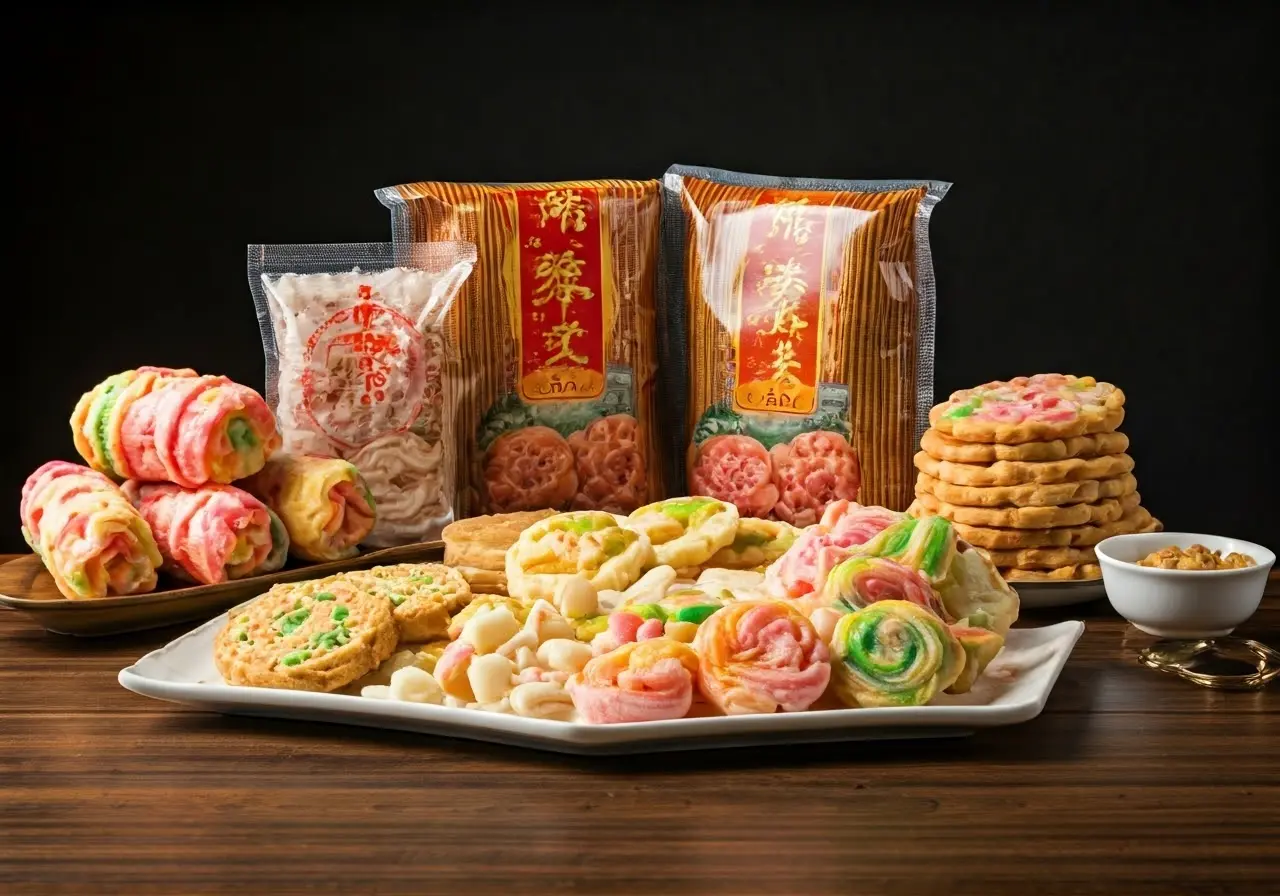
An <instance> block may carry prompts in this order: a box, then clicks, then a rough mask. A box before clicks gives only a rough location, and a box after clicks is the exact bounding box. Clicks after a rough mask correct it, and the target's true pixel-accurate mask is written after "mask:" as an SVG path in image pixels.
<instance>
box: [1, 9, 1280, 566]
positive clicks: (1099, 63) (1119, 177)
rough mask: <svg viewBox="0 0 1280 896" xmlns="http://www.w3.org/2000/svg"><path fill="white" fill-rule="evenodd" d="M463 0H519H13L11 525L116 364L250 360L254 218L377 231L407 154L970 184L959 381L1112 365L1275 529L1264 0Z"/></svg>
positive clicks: (406, 171)
mask: <svg viewBox="0 0 1280 896" xmlns="http://www.w3.org/2000/svg"><path fill="white" fill-rule="evenodd" d="M602 5H603V4H602ZM474 6H476V7H479V8H489V9H491V10H496V11H491V12H490V14H489V16H488V17H487V19H486V17H485V16H484V15H483V14H482V13H480V12H476V13H475V14H472V15H470V16H467V15H465V14H463V13H460V12H451V11H450V9H451V5H450V4H429V3H422V4H411V5H404V6H403V7H401V8H390V9H386V10H382V9H379V8H378V5H377V4H369V3H361V4H354V5H352V7H351V8H348V9H345V10H344V9H343V8H341V7H338V6H332V7H328V6H322V5H316V4H312V5H310V6H307V7H298V8H295V9H284V8H278V9H277V8H273V7H272V5H271V4H259V5H256V6H253V7H252V10H253V11H252V12H251V13H245V12H241V13H236V12H226V11H222V10H217V9H215V10H211V11H209V12H206V13H203V14H201V15H196V14H195V13H173V12H148V13H144V12H140V11H138V12H133V11H129V10H128V8H127V7H124V8H118V9H116V10H115V11H112V12H111V13H109V14H107V13H102V12H97V13H84V12H79V11H73V10H71V9H70V8H68V9H61V8H59V7H58V5H56V4H44V5H41V6H40V7H39V9H38V11H36V12H26V13H23V14H21V16H19V17H18V18H17V19H11V20H10V22H9V34H8V36H7V37H6V38H5V40H6V41H7V42H8V44H9V47H8V52H7V59H8V66H9V67H10V69H11V76H10V78H9V79H8V83H9V86H10V91H9V92H8V96H7V97H6V99H7V102H8V104H9V106H10V114H9V115H8V116H7V118H8V121H9V124H10V128H11V129H12V130H11V132H10V138H9V142H11V143H12V144H14V145H15V148H16V149H17V151H18V156H19V160H18V162H17V164H16V166H15V167H13V168H11V172H12V182H13V189H14V191H15V193H16V199H17V201H16V207H17V219H18V221H17V223H18V227H17V234H18V235H17V242H16V243H11V244H10V245H11V251H12V253H13V254H12V255H11V256H10V265H11V270H16V271H17V272H18V277H19V280H18V282H17V283H16V284H13V285H12V286H11V291H12V292H14V293H15V294H14V295H12V296H11V297H10V299H9V302H8V307H7V308H6V309H5V310H6V318H7V321H6V324H5V326H4V329H5V331H6V335H7V336H8V337H9V338H8V344H9V345H10V347H11V349H12V351H13V354H12V358H13V364H12V366H11V376H12V377H13V378H14V382H15V386H14V387H13V388H11V391H10V393H9V394H10V402H11V406H10V410H9V412H8V414H7V415H6V419H7V425H6V427H5V429H6V438H5V439H4V457H3V481H2V483H0V484H2V485H3V493H4V494H5V495H6V496H7V499H8V501H9V503H10V507H11V517H10V522H11V525H9V526H7V527H4V528H3V529H2V530H0V531H2V532H3V536H2V537H0V550H19V549H21V548H22V542H21V539H20V537H19V533H18V518H17V517H18V514H17V504H18V496H19V490H20V488H21V485H22V482H23V480H24V478H25V477H26V475H27V474H28V473H29V472H30V471H31V470H32V469H34V468H35V467H36V466H38V465H39V464H40V463H42V462H43V461H45V460H48V459H50V458H54V457H62V458H67V459H73V460H74V459H75V451H74V448H73V446H72V444H71V438H70V431H69V428H68V425H67V418H68V416H69V414H70V412H71V409H72V407H73V406H74V404H75V401H76V399H77V398H78V397H79V395H80V393H81V392H83V391H85V390H87V389H89V388H90V387H92V386H93V384H94V383H96V382H97V381H99V380H100V379H102V378H103V377H105V376H106V375H108V374H110V373H114V372H116V371H118V370H121V369H125V368H130V367H136V366H138V365H141V364H158V365H170V366H175V367H178V366H190V367H194V368H196V369H197V370H200V371H201V372H206V373H225V374H227V375H228V376H231V377H233V378H234V379H237V380H240V381H243V382H246V383H248V384H250V385H253V386H255V387H257V388H261V386H262V380H263V362H262V355H261V346H260V342H259V337H258V328H257V324H256V321H255V317H254V313H253V307H252V304H251V300H250V297H249V291H248V289H247V285H246V279H245V270H244V247H245V244H247V243H250V242H281V243H287V242H351V241H362V240H385V239H389V227H388V216H387V213H386V211H385V210H384V209H383V208H382V207H381V206H380V205H379V204H378V202H377V201H376V200H375V199H374V196H373V190H374V189H375V188H376V187H381V186H386V185H391V184H396V183H401V182H405V181H412V180H423V179H433V180H459V181H497V180H513V181H519V180H556V179H567V178H593V177H624V178H630V177H635V178H642V177H657V176H660V175H661V174H662V172H663V171H664V170H665V169H666V167H667V166H668V165H669V164H670V163H672V162H677V161H678V162H684V163H690V164H706V165H714V166H718V167H723V168H730V169H736V170H742V171H750V172H758V173H767V174H786V175H806V176H826V177H859V178H880V177H933V178H939V179H945V180H950V181H952V182H954V183H955V187H954V188H953V189H952V191H951V193H950V195H949V196H948V197H947V198H946V199H945V200H944V201H943V202H942V203H941V205H939V206H938V208H937V210H936V211H935V213H934V217H933V227H932V234H933V246H934V261H935V265H936V269H937V275H938V297H939V299H938V301H939V326H938V337H937V346H938V363H937V375H936V379H935V383H936V388H935V391H936V393H937V395H938V396H940V397H942V396H945V395H946V394H947V393H949V392H951V391H952V390H954V389H957V388H963V387H967V386H972V385H976V384H977V383H980V382H984V381H986V380H990V379H995V378H1006V377H1010V376H1015V375H1018V374H1031V373H1036V372H1043V371H1058V372H1063V373H1076V374H1092V375H1094V376H1097V377H1098V378H1099V379H1106V380H1109V381H1111V382H1114V383H1116V384H1118V385H1120V386H1121V387H1122V388H1123V389H1124V390H1125V392H1126V394H1127V395H1128V405H1127V409H1128V417H1127V419H1126V421H1125V426H1124V429H1125V431H1126V432H1128V433H1129V434H1130V436H1131V438H1132V440H1133V447H1132V449H1131V453H1132V454H1133V455H1134V457H1135V458H1136V459H1137V462H1138V467H1137V470H1136V473H1137V476H1138V479H1139V483H1140V487H1141V491H1142V495H1143V498H1144V503H1145V504H1147V505H1148V506H1149V507H1150V508H1151V510H1152V512H1153V513H1155V514H1156V515H1157V516H1159V517H1160V518H1161V519H1163V520H1164V521H1165V522H1166V524H1167V525H1168V527H1169V528H1171V529H1184V530H1192V531H1200V532H1211V533H1221V534H1230V535H1238V536H1241V537H1245V538H1251V539H1254V540H1257V541H1261V542H1263V543H1266V544H1269V545H1270V546H1271V547H1272V548H1276V547H1280V524H1278V523H1277V521H1276V516H1275V515H1274V513H1273V512H1271V508H1272V507H1273V506H1274V505H1275V504H1276V497H1277V494H1276V492H1277V490H1276V487H1275V485H1274V482H1275V471H1274V466H1273V464H1272V463H1271V460H1272V457H1273V454H1274V450H1273V448H1272V444H1273V443H1272V442H1271V441H1270V439H1269V436H1270V434H1271V433H1272V432H1273V431H1274V429H1275V427H1274V417H1275V415H1276V408H1275V401H1274V397H1273V393H1274V390H1275V386H1276V379H1277V378H1276V376H1275V361H1274V359H1273V357H1272V354H1271V351H1272V347H1273V346H1274V345H1275V331H1274V329H1273V328H1272V327H1273V323H1274V319H1275V318H1274V314H1273V313H1272V311H1271V306H1272V303H1273V302H1274V298H1275V293H1274V290H1273V289H1272V286H1271V282H1270V280H1269V274H1270V262H1269V258H1268V255H1269V250H1270V249H1271V248H1272V242H1273V241H1272V238H1271V232H1272V224H1271V214H1272V200H1273V196H1274V192H1275V190H1274V183H1275V180H1274V177H1273V176H1272V172H1271V171H1270V170H1268V169H1267V168H1264V164H1263V163H1264V158H1271V159H1274V157H1275V142H1274V139H1273V138H1272V136H1271V130H1272V119H1273V117H1274V109H1273V103H1272V100H1273V96H1272V91H1273V88H1272V78H1271V76H1270V72H1269V71H1267V70H1266V69H1264V65H1263V53H1264V49H1263V48H1264V35H1265V34H1266V33H1268V30H1269V29H1268V28H1267V27H1265V26H1264V11H1265V8H1266V4H1261V3H1257V4H1234V3H1220V4H1216V5H1212V6H1211V5H1209V4H1203V5H1198V4H1186V3H1184V4H1167V5H1164V6H1160V5H1155V6H1147V7H1145V11H1144V13H1143V14H1141V15H1139V14H1137V13H1136V12H1133V11H1126V8H1125V7H1124V5H1123V4H1105V5H1104V4H1096V5H1094V4H1086V5H1085V6H1088V7H1089V9H1087V10H1067V11H1054V12H1048V11H1045V10H1041V9H1036V10H1029V9H1020V8H1019V7H1020V5H1019V4H992V5H986V4H967V3H966V4H954V5H952V4H941V3H938V4H929V3H915V4H900V5H899V8H898V9H896V10H892V9H889V8H884V7H879V6H874V5H860V4H835V3H832V4H831V5H830V6H829V7H828V6H826V5H823V6H818V5H810V4H806V3H799V2H792V3H786V4H779V5H776V6H770V5H764V4H760V5H757V4H750V3H737V4H732V5H725V6H720V5H717V4H706V5H705V7H704V6H701V5H698V4H687V5H686V7H685V8H681V7H679V6H667V5H665V4H649V5H647V6H644V7H639V6H637V7H631V6H629V5H626V4H623V5H620V6H619V7H618V8H617V9H616V10H615V11H612V12H610V11H601V10H599V9H597V10H596V11H595V12H591V11H590V10H589V8H587V7H584V8H582V9H578V8H576V7H575V6H573V5H572V4H569V5H565V4H551V5H547V4H535V5H525V6H512V7H511V8H510V9H508V8H507V7H506V6H504V5H501V4H494V5H490V4H483V5H482V4H474ZM1028 6H1030V4H1028ZM1037 6H1038V5H1037ZM957 7H964V8H963V10H962V9H959V8H957ZM1104 10H1106V12H1105V14H1104V13H1103V11H1104ZM11 164H12V163H11ZM15 311H16V314H15V313H14V312H15Z"/></svg>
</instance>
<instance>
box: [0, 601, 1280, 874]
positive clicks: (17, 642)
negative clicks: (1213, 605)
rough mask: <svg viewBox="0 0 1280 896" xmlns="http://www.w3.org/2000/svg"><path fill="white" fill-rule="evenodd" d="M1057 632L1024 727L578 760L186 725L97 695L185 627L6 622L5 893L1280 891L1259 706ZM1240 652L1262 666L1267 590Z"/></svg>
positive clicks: (127, 700)
mask: <svg viewBox="0 0 1280 896" xmlns="http://www.w3.org/2000/svg"><path fill="white" fill-rule="evenodd" d="M1275 584H1276V582H1275V580H1273V582H1272V585H1273V586H1274V585H1275ZM1274 590H1275V589H1274V587H1273V588H1272V589H1270V591H1271V593H1272V594H1274ZM1063 619H1084V620H1086V622H1087V623H1088V630H1087V631H1086V632H1085V635H1084V637H1083V639H1082V640H1081V641H1080V643H1079V645H1078V646H1077V647H1076V650H1075V652H1074V654H1073V655H1072V657H1071V659H1070V661H1069V662H1068V664H1067V667H1066V669H1065V670H1064V672H1063V674H1062V677H1061V678H1060V679H1059V681H1058V684H1057V686H1056V687H1055V689H1054V691H1053V694H1052V695H1051V697H1050V699H1049V703H1048V706H1047V707H1046V709H1045V712H1044V714H1043V715H1041V716H1040V717H1039V718H1038V719H1035V720H1033V721H1031V722H1028V723H1026V724H1023V725H1019V726H1015V727H1011V728H1004V729H992V730H988V731H982V732H979V733H977V734H976V735H974V736H973V737H969V738H964V739H957V740H947V741H914V742H901V743H861V744H858V743H855V744H845V745H817V746H805V747H775V748H766V749H754V750H720V751H706V752H701V753H689V754H663V755H657V756H653V757H644V756H641V757H619V758H602V759H592V758H582V757H568V756H558V755H553V754H546V753H540V752H535V751H528V750H519V749H515V748H506V747H498V746H489V745H485V744H476V743H467V742H462V741H450V740H444V739H433V738H426V737H422V736H416V735H410V734H397V733H390V732H382V731H372V730H362V729H358V728H347V727H341V726H336V725H333V726H329V725H322V724H302V723H289V722H276V721H270V720H253V719H233V718H224V717H221V716H216V715H210V714H203V713H198V712H193V711H189V710H186V709H183V708H181V707H178V706H173V705H168V704H164V703H161V702H158V701H154V700H147V699H145V698H143V697H139V696H136V695H134V694H131V693H129V692H128V691H125V690H124V689H123V688H121V687H120V686H119V685H118V684H117V683H116V673H117V672H118V671H119V670H120V669H121V668H123V667H124V666H126V665H128V664H130V663H131V662H133V661H134V660H135V659H137V658H138V657H139V656H141V655H142V654H144V653H146V652H147V651H149V650H152V649H154V648H156V647H159V646H161V645H162V644H164V643H166V642H167V641H168V640H171V639H172V638H173V637H174V636H176V635H178V634H180V633H181V632H182V631H184V630H185V629H186V628H187V626H180V627H177V628H170V629H164V630H157V631H152V632H146V633H140V634H133V635H121V636H118V637H114V638H108V639H92V640H83V639H74V638H67V637H63V636H59V635H53V634H49V633H46V632H44V631H43V630H41V629H40V628H39V627H38V626H37V625H36V624H35V623H34V622H32V621H31V620H30V619H28V618H27V617H25V616H23V615H22V614H20V613H17V612H12V611H0V892H4V893H94V894H99V893H127V894H149V893H165V894H194V893H264V894H277V893H295V892H296V893H302V892H318V893H337V892H344V893H388V894H391V893H406V894H407V893H415V894H424V893H427V894H430V893H450V894H485V893H502V894H512V896H514V894H538V896H550V894H559V893H586V894H663V896H667V894H684V893H689V894H720V893H724V894H755V893H762V894H763V893H778V894H792V896H801V894H820V893H839V894H895V896H904V894H905V896H915V894H935V893H936V894H948V896H955V894H961V896H962V894H1018V896H1049V894H1073V896H1075V894H1108V896H1110V894H1121V893H1132V892H1142V893H1144V894H1166V893H1167V894H1181V893H1187V894H1229V893H1240V894H1263V893H1275V892H1280V773H1278V772H1277V751H1278V750H1280V689H1278V688H1276V687H1273V688H1272V689H1271V690H1269V691H1264V692H1261V693H1229V692H1218V691H1209V690H1204V689H1201V688H1198V687H1196V686H1194V685H1191V684H1188V683H1186V682H1183V681H1181V680H1179V679H1177V678H1175V677H1173V676H1170V675H1166V674H1162V673H1159V672H1153V671H1150V670H1147V669H1144V668H1141V667H1140V666H1138V664H1137V663H1136V662H1135V660H1134V652H1135V650H1136V649H1137V648H1138V647H1141V646H1142V645H1144V644H1146V643H1149V639H1147V638H1146V637H1145V636H1141V635H1140V634H1139V633H1137V632H1136V631H1135V630H1134V629H1132V628H1130V627H1129V626H1127V625H1126V624H1125V623H1124V622H1123V620H1121V619H1119V618H1118V617H1116V616H1115V614H1114V613H1113V612H1112V611H1111V610H1110V608H1109V607H1108V605H1107V603H1106V601H1105V600H1103V601H1096V602H1094V603H1092V604H1087V605H1084V606H1082V607H1074V608H1066V609H1063V610H1054V611H1039V612H1036V611H1025V612H1024V614H1023V619H1022V620H1021V621H1020V622H1019V625H1023V626H1036V625H1045V624H1048V623H1052V622H1057V621H1061V620H1063ZM1240 634H1242V635H1248V636H1251V637H1254V638H1257V639H1259V640H1262V641H1264V642H1265V643H1268V644H1270V645H1271V646H1273V647H1280V598H1277V597H1275V596H1270V597H1268V598H1266V599H1265V600H1264V603H1263V608H1262V609H1261V610H1260V611H1259V613H1258V614H1257V615H1256V616H1255V617H1254V618H1253V619H1252V620H1251V621H1250V622H1249V623H1248V624H1247V626H1246V627H1244V628H1243V629H1241V631H1240Z"/></svg>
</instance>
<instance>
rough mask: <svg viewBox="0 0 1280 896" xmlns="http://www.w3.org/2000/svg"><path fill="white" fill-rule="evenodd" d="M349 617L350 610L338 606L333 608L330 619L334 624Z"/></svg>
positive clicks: (340, 605)
mask: <svg viewBox="0 0 1280 896" xmlns="http://www.w3.org/2000/svg"><path fill="white" fill-rule="evenodd" d="M350 615H351V611H350V610H348V609H347V608H346V607H345V606H343V605H342V604H338V605H337V606H336V607H334V608H333V616H331V617H330V618H331V619H332V620H333V621H334V622H341V621H342V620H344V619H346V618H347V617H348V616H350Z"/></svg>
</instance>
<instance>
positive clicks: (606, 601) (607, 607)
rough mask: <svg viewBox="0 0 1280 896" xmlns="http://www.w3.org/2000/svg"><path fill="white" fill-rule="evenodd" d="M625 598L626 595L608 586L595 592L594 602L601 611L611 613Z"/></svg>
mask: <svg viewBox="0 0 1280 896" xmlns="http://www.w3.org/2000/svg"><path fill="white" fill-rule="evenodd" d="M626 599H627V596H626V595H625V594H623V593H622V592H621V591H614V590H612V589H610V588H606V589H604V590H603V591H597V592H596V603H597V604H599V606H600V612H601V613H606V614H607V613H612V612H613V611H614V610H616V609H618V607H620V606H622V602H623V601H625V600H626Z"/></svg>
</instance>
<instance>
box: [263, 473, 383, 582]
mask: <svg viewBox="0 0 1280 896" xmlns="http://www.w3.org/2000/svg"><path fill="white" fill-rule="evenodd" d="M240 485H241V486H242V487H243V488H244V489H245V490H246V491H248V492H249V493H250V494H252V495H253V496H254V497H256V498H258V499H259V500H260V501H262V502H263V503H264V504H266V505H267V506H268V507H270V508H271V509H272V510H273V511H275V512H276V513H277V514H278V515H279V516H280V519H281V520H282V521H283V522H284V527H285V529H287V530H288V532H289V542H290V548H289V550H290V553H292V554H293V555H294V556H295V557H299V558H301V559H303V560H313V561H316V562H321V563H322V562H325V561H327V560H341V559H343V558H345V557H354V556H355V555H356V553H357V551H358V550H359V547H358V545H359V544H360V542H361V541H362V540H363V539H364V537H365V536H366V535H368V534H369V532H370V531H372V529H373V526H374V523H375V522H376V519H377V510H376V507H375V505H374V500H373V495H372V494H370V492H369V487H368V486H367V485H366V484H365V481H364V477H363V476H361V475H360V471H359V470H357V469H356V468H355V467H354V466H353V465H351V464H349V463H347V462H346V461H345V460H339V459H337V458H333V457H311V456H309V455H292V454H277V455H276V456H274V457H272V458H271V459H270V460H269V461H267V464H266V466H264V467H263V468H262V470H261V471H260V472H258V473H257V474H255V475H253V476H251V477H250V478H248V479H246V480H245V481H244V482H241V483H240Z"/></svg>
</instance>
